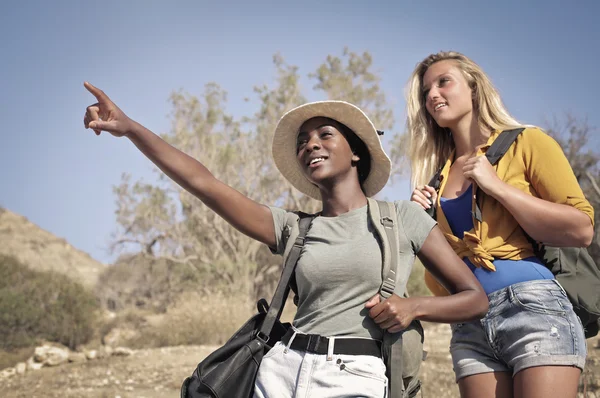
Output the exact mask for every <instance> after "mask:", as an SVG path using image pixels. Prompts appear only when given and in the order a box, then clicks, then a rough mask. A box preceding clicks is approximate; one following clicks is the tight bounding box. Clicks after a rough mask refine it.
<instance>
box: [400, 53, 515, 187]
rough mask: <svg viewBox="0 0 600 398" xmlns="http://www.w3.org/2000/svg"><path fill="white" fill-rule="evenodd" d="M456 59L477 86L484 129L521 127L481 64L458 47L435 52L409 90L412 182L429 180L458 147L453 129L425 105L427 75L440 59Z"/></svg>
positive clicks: (417, 70)
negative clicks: (456, 146)
mask: <svg viewBox="0 0 600 398" xmlns="http://www.w3.org/2000/svg"><path fill="white" fill-rule="evenodd" d="M445 60H452V61H454V62H455V64H456V66H457V67H458V69H459V70H460V71H461V72H462V73H463V76H464V77H465V79H466V80H467V84H468V85H469V87H470V88H471V90H473V107H474V109H476V110H477V113H478V123H479V125H480V126H481V128H483V129H488V130H506V129H510V128H516V127H519V126H520V125H521V124H520V123H519V122H517V121H516V120H515V119H514V118H513V117H512V116H511V115H510V114H509V113H508V111H507V110H506V108H505V107H504V104H503V103H502V100H501V98H500V94H498V91H497V90H496V88H495V87H494V85H493V84H492V82H491V80H490V79H489V77H488V76H487V75H486V74H485V72H484V71H483V70H482V69H481V67H480V66H479V65H477V64H476V63H475V62H473V61H472V60H471V59H469V58H468V57H466V56H464V55H463V54H461V53H458V52H455V51H447V52H439V53H437V54H431V55H429V56H428V57H427V58H425V59H424V60H423V61H421V62H419V63H418V64H417V66H416V67H415V70H414V72H413V73H412V75H411V78H410V81H409V83H408V88H407V93H406V97H407V98H406V104H407V122H406V127H407V130H408V134H409V141H410V143H409V152H408V153H409V157H410V164H411V170H412V173H411V184H412V186H413V188H414V187H416V186H417V185H423V184H426V183H427V182H428V181H429V179H430V178H431V176H432V175H433V174H434V173H435V172H436V171H437V169H439V168H440V167H441V166H442V165H443V163H444V162H445V161H446V159H448V157H449V156H450V154H451V152H452V150H453V149H454V141H453V140H452V136H451V135H450V130H449V129H447V128H442V127H440V126H439V125H438V124H437V123H436V122H435V120H433V118H432V117H431V116H430V115H429V112H427V109H426V108H425V97H424V95H423V76H424V75H425V72H427V69H429V67H430V66H431V65H433V64H435V63H436V62H440V61H445Z"/></svg>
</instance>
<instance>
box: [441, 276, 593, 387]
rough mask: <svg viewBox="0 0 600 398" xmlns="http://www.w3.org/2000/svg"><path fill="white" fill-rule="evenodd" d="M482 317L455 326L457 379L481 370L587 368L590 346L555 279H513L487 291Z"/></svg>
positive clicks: (453, 347) (453, 348) (453, 342)
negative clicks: (487, 304)
mask: <svg viewBox="0 0 600 398" xmlns="http://www.w3.org/2000/svg"><path fill="white" fill-rule="evenodd" d="M488 299H489V304H490V306H489V311H488V313H487V315H486V316H485V317H484V318H483V319H481V320H478V321H473V322H467V323H458V324H453V325H452V339H451V341H450V354H451V355H452V363H453V365H454V373H455V375H456V381H457V382H458V380H460V379H461V378H463V377H466V376H471V375H474V374H479V373H489V372H510V373H512V375H513V376H514V375H515V374H516V373H518V372H520V371H521V370H523V369H526V368H529V367H534V366H575V367H578V368H579V369H581V370H583V367H584V364H585V358H586V354H587V347H586V341H585V336H584V332H583V327H582V325H581V321H580V320H579V318H578V317H577V315H575V312H573V306H572V305H571V303H570V301H569V299H568V298H567V295H566V293H565V291H564V289H563V288H562V286H561V285H560V284H559V283H558V282H557V281H556V280H535V281H527V282H520V283H515V284H514V285H510V286H508V287H505V288H503V289H500V290H497V291H495V292H492V293H490V294H489V295H488Z"/></svg>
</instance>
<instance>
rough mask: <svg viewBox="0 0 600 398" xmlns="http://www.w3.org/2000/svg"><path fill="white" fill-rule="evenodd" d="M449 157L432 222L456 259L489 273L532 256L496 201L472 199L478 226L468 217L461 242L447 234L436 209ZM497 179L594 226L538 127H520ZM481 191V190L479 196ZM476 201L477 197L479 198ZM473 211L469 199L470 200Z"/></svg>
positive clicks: (564, 165) (564, 164) (558, 154)
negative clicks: (497, 263) (499, 263)
mask: <svg viewBox="0 0 600 398" xmlns="http://www.w3.org/2000/svg"><path fill="white" fill-rule="evenodd" d="M499 134H500V131H494V132H493V133H492V135H491V136H490V138H489V139H488V141H487V143H486V145H485V146H483V147H481V148H480V149H479V151H478V153H477V156H479V155H484V154H485V153H486V151H487V150H488V148H489V147H490V145H491V144H492V143H493V142H494V140H495V139H496V138H497V137H498V135H499ZM453 159H454V155H451V156H450V158H449V159H448V160H447V161H446V164H445V165H444V167H443V169H442V172H441V179H442V180H441V185H440V190H439V193H438V197H437V201H436V204H435V206H436V212H437V221H438V225H439V228H440V229H441V230H442V232H443V233H444V235H445V236H446V239H447V240H448V242H449V243H450V245H451V246H452V248H453V249H454V251H455V252H456V254H458V256H459V257H460V258H464V257H468V258H469V260H471V262H472V263H473V264H474V265H475V266H476V267H484V268H486V269H489V270H491V271H495V270H496V268H495V267H494V265H493V264H492V261H493V259H494V258H502V259H507V260H521V259H524V258H527V257H531V256H533V255H534V253H533V249H532V247H531V244H530V243H529V241H528V240H527V236H526V235H525V234H524V232H523V230H522V229H521V227H520V226H519V224H518V223H517V221H516V220H515V218H514V217H513V216H512V215H511V214H510V212H509V211H508V210H506V209H505V208H504V206H502V205H501V204H500V203H499V202H498V201H497V200H496V199H494V198H493V197H491V196H488V195H483V196H482V197H481V198H478V200H479V203H480V205H481V214H482V219H483V220H482V221H481V222H479V221H477V220H476V219H475V218H473V225H474V227H473V229H472V230H470V231H468V232H465V234H464V238H463V239H458V238H457V237H456V236H454V235H452V230H451V229H450V226H449V224H448V221H447V220H446V217H445V215H444V212H443V210H442V208H441V206H440V197H441V196H442V192H444V187H445V185H446V181H447V178H448V173H449V170H450V165H451V164H452V161H453ZM496 172H497V174H498V177H500V179H501V180H502V181H504V182H506V183H507V184H509V185H512V186H513V187H515V188H518V189H520V190H521V191H523V192H525V193H528V194H530V195H532V196H536V197H538V198H541V199H544V200H547V201H550V202H554V203H560V204H566V205H569V206H573V207H575V208H576V209H579V210H580V211H582V212H584V213H585V214H587V215H588V216H589V217H590V218H591V219H592V223H593V222H594V208H593V207H592V206H591V205H590V203H589V202H588V201H587V199H586V198H585V196H584V195H583V191H582V190H581V187H580V186H579V183H578V182H577V178H576V177H575V174H574V173H573V169H571V166H570V165H569V162H568V160H567V158H566V157H565V155H564V153H563V151H562V149H561V147H560V145H558V143H557V142H556V141H555V140H554V139H553V138H552V137H550V136H548V135H547V134H545V133H544V132H542V131H541V130H540V129H538V128H526V129H525V130H524V131H523V132H522V133H521V134H520V135H519V137H518V138H517V140H516V141H515V144H514V145H512V146H511V147H510V148H509V150H508V151H507V152H506V154H505V155H504V156H503V157H502V158H501V159H500V160H499V161H498V163H497V165H496ZM479 192H481V191H479ZM479 195H480V196H481V195H482V193H479ZM472 202H473V210H474V208H475V197H474V196H473V200H472ZM425 283H426V285H427V287H428V288H429V290H431V291H432V292H433V294H435V295H436V296H443V295H448V292H447V291H446V289H444V287H443V286H442V285H440V284H439V283H438V282H437V281H436V280H435V278H433V276H432V275H431V274H430V273H429V272H427V271H426V272H425Z"/></svg>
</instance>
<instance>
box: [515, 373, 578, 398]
mask: <svg viewBox="0 0 600 398" xmlns="http://www.w3.org/2000/svg"><path fill="white" fill-rule="evenodd" d="M580 375H581V370H580V369H579V368H576V367H574V366H536V367H533V368H527V369H523V370H522V371H520V372H519V373H517V374H516V375H515V378H514V386H515V398H547V397H561V398H575V397H576V396H577V385H578V384H579V376H580Z"/></svg>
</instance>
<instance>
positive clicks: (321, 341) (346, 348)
mask: <svg viewBox="0 0 600 398" xmlns="http://www.w3.org/2000/svg"><path fill="white" fill-rule="evenodd" d="M293 334H294V331H293V330H291V329H290V330H288V332H287V333H286V334H285V336H283V338H282V339H281V342H282V343H283V344H286V345H287V343H288V342H289V341H290V338H291V337H292V335H293ZM290 348H291V349H292V350H298V351H305V352H311V353H313V354H322V355H326V354H327V350H328V348H329V338H327V337H324V336H320V335H318V334H301V333H297V334H296V336H295V337H294V340H293V341H292V344H291V345H290ZM333 353H334V354H341V355H371V356H374V357H378V358H381V341H377V340H371V339H360V338H359V339H356V338H339V339H335V341H334V343H333Z"/></svg>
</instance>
